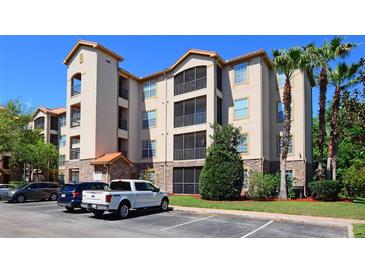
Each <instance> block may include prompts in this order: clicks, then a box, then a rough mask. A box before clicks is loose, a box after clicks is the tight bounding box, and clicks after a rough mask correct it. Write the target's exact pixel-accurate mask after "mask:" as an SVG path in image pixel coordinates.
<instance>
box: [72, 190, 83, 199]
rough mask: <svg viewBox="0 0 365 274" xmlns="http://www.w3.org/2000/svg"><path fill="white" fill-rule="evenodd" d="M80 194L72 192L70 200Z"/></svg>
mask: <svg viewBox="0 0 365 274" xmlns="http://www.w3.org/2000/svg"><path fill="white" fill-rule="evenodd" d="M80 194H81V192H77V191H75V192H72V198H76V197H77V196H79V195H80Z"/></svg>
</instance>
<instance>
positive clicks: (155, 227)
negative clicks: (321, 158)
mask: <svg viewBox="0 0 365 274" xmlns="http://www.w3.org/2000/svg"><path fill="white" fill-rule="evenodd" d="M0 237H110V238H112V237H144V238H149V237H161V238H162V237H163V238H165V237H167V238H278V237H281V238H289V237H295V238H302V237H328V238H330V237H337V238H338V237H347V228H341V227H331V226H322V225H313V224H300V223H291V222H277V221H275V222H274V221H272V220H263V219H251V218H242V217H233V216H223V215H202V214H190V213H185V212H180V211H173V210H170V211H168V212H164V213H161V212H159V211H153V210H145V211H140V212H136V213H134V214H133V215H132V216H131V217H130V218H128V219H125V220H119V219H117V218H114V217H113V216H112V215H110V214H105V215H104V216H103V217H101V218H95V217H94V216H93V214H91V213H88V212H81V211H75V212H74V213H66V212H65V211H64V209H63V208H61V207H59V206H57V204H56V203H55V202H27V203H22V204H13V203H7V202H4V201H1V202H0Z"/></svg>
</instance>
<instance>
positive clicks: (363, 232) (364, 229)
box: [354, 224, 365, 238]
mask: <svg viewBox="0 0 365 274" xmlns="http://www.w3.org/2000/svg"><path fill="white" fill-rule="evenodd" d="M354 236H355V238H365V225H363V224H355V225H354Z"/></svg>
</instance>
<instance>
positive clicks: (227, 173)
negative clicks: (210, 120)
mask: <svg viewBox="0 0 365 274" xmlns="http://www.w3.org/2000/svg"><path fill="white" fill-rule="evenodd" d="M212 128H213V129H214V134H213V136H211V138H212V140H213V142H212V144H211V146H210V147H209V149H208V155H207V157H206V160H205V164H204V168H203V170H202V172H201V174H200V180H199V190H200V195H201V197H202V198H203V199H208V200H234V199H238V198H239V197H240V194H241V191H242V184H243V161H242V159H241V156H240V153H239V152H238V151H237V149H236V147H237V146H238V144H239V142H240V140H241V138H242V135H241V133H240V130H239V128H236V127H234V126H232V125H225V126H223V127H221V126H219V125H217V124H216V125H214V126H212Z"/></svg>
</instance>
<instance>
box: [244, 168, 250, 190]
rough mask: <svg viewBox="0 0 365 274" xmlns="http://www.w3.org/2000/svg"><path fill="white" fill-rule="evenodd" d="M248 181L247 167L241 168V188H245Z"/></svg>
mask: <svg viewBox="0 0 365 274" xmlns="http://www.w3.org/2000/svg"><path fill="white" fill-rule="evenodd" d="M248 183H249V173H248V169H247V168H245V169H244V170H243V188H247V187H248Z"/></svg>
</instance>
